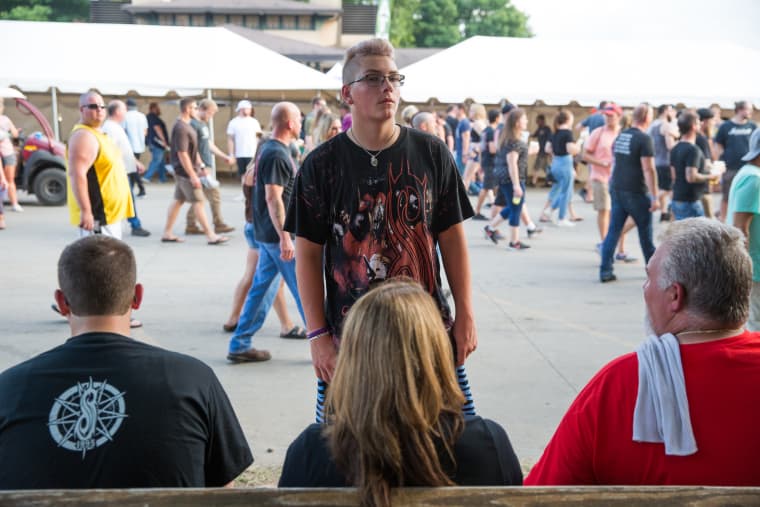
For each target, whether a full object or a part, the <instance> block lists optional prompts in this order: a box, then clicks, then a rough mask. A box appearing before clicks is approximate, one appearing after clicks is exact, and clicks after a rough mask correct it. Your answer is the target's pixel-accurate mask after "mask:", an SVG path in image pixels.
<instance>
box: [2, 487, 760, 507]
mask: <svg viewBox="0 0 760 507" xmlns="http://www.w3.org/2000/svg"><path fill="white" fill-rule="evenodd" d="M113 505H118V506H119V507H164V506H182V507H195V506H199V507H200V506H209V505H214V506H219V507H232V506H240V507H243V506H245V507H249V506H252V505H255V506H272V507H275V506H277V507H283V506H353V505H356V493H355V490H353V489H276V488H250V489H243V488H236V489H112V490H105V489H98V490H30V491H0V506H2V507H22V506H24V507H31V506H34V507H47V506H85V507H90V506H93V507H94V506H98V507H104V506H113ZM393 505H394V506H402V507H406V506H418V505H425V506H435V505H440V506H447V507H451V506H476V505H478V506H480V505H499V506H510V507H535V506H549V505H552V506H553V505H576V506H583V507H586V506H591V507H597V506H598V507H602V506H604V507H607V506H621V507H622V506H625V507H639V506H640V507H656V506H659V505H663V506H672V505H689V506H691V507H718V506H726V507H728V506H731V507H733V506H760V488H713V487H631V486H613V487H607V486H605V487H555V488H513V487H510V488H505V487H477V488H458V487H457V488H407V489H402V490H398V491H397V492H395V493H394V501H393Z"/></svg>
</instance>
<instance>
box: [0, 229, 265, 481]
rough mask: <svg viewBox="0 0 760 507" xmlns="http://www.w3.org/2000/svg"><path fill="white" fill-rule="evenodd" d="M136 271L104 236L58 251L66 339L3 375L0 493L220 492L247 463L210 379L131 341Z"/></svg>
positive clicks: (186, 362)
mask: <svg viewBox="0 0 760 507" xmlns="http://www.w3.org/2000/svg"><path fill="white" fill-rule="evenodd" d="M136 272H137V268H136V263H135V257H134V254H133V253H132V250H131V249H130V248H129V246H127V245H126V244H125V243H122V242H121V241H119V240H117V239H114V238H111V237H107V236H102V235H95V236H89V237H86V238H84V239H81V240H79V241H77V242H75V243H72V244H71V245H69V246H68V247H66V248H65V249H64V251H63V253H62V254H61V257H60V259H59V261H58V283H59V286H60V289H58V290H56V291H55V300H56V302H57V303H58V308H60V310H61V313H62V314H63V315H64V316H66V317H68V320H69V325H70V327H71V334H72V338H69V339H68V340H67V341H66V343H64V344H63V345H60V346H58V347H56V348H54V349H52V350H49V351H47V352H44V353H43V354H40V355H39V356H37V357H35V358H32V359H30V360H28V361H25V362H23V363H21V364H19V365H17V366H15V367H13V368H10V369H9V370H6V371H5V372H3V373H2V374H0V456H2V466H0V490H2V489H62V488H65V489H72V488H149V487H154V488H155V487H204V486H224V485H227V484H229V483H231V481H232V480H233V479H235V477H237V476H238V475H239V474H240V473H241V472H242V471H243V470H245V469H246V467H248V465H250V464H251V463H252V462H253V458H252V456H251V451H250V449H249V448H248V444H247V442H246V439H245V436H244V435H243V432H242V430H241V429H240V424H239V423H238V420H237V417H236V416H235V413H234V411H233V410H232V407H231V405H230V402H229V400H228V399H227V395H226V394H225V392H224V390H223V389H222V386H221V385H220V384H219V381H218V380H217V378H216V376H215V375H214V372H213V371H211V369H210V368H209V367H208V366H206V365H204V364H203V363H201V362H200V361H198V360H196V359H193V358H191V357H188V356H185V355H182V354H177V353H175V352H169V351H167V350H163V349H160V348H157V347H153V346H150V345H147V344H144V343H140V342H138V341H135V340H132V339H131V338H129V337H128V335H129V316H130V313H131V310H132V309H137V308H138V307H139V306H140V302H141V301H142V296H143V287H142V285H140V284H136V283H135V282H136Z"/></svg>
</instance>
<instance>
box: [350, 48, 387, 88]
mask: <svg viewBox="0 0 760 507" xmlns="http://www.w3.org/2000/svg"><path fill="white" fill-rule="evenodd" d="M365 56H387V57H389V58H391V59H393V57H394V49H393V45H391V43H390V42H388V41H387V40H385V39H368V40H364V41H361V42H360V43H358V44H355V45H354V46H351V47H350V48H348V50H347V51H346V58H345V60H343V84H344V85H346V84H348V83H350V82H351V81H353V80H354V79H356V76H355V73H356V70H357V69H358V67H359V60H360V59H361V58H362V57H365Z"/></svg>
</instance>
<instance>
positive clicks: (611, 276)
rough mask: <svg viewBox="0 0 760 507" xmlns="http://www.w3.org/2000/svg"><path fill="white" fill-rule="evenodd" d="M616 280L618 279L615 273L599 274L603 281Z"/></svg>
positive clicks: (600, 279)
mask: <svg viewBox="0 0 760 507" xmlns="http://www.w3.org/2000/svg"><path fill="white" fill-rule="evenodd" d="M615 280H617V277H616V276H615V274H614V273H605V274H604V275H599V281H600V282H602V283H607V282H614V281H615Z"/></svg>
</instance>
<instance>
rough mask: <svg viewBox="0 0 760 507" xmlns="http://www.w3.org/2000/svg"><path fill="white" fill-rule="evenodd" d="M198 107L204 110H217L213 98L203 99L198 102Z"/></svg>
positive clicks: (217, 107)
mask: <svg viewBox="0 0 760 507" xmlns="http://www.w3.org/2000/svg"><path fill="white" fill-rule="evenodd" d="M198 108H199V109H203V110H204V111H219V106H217V105H216V101H214V99H203V100H201V101H200V102H199V103H198Z"/></svg>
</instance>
